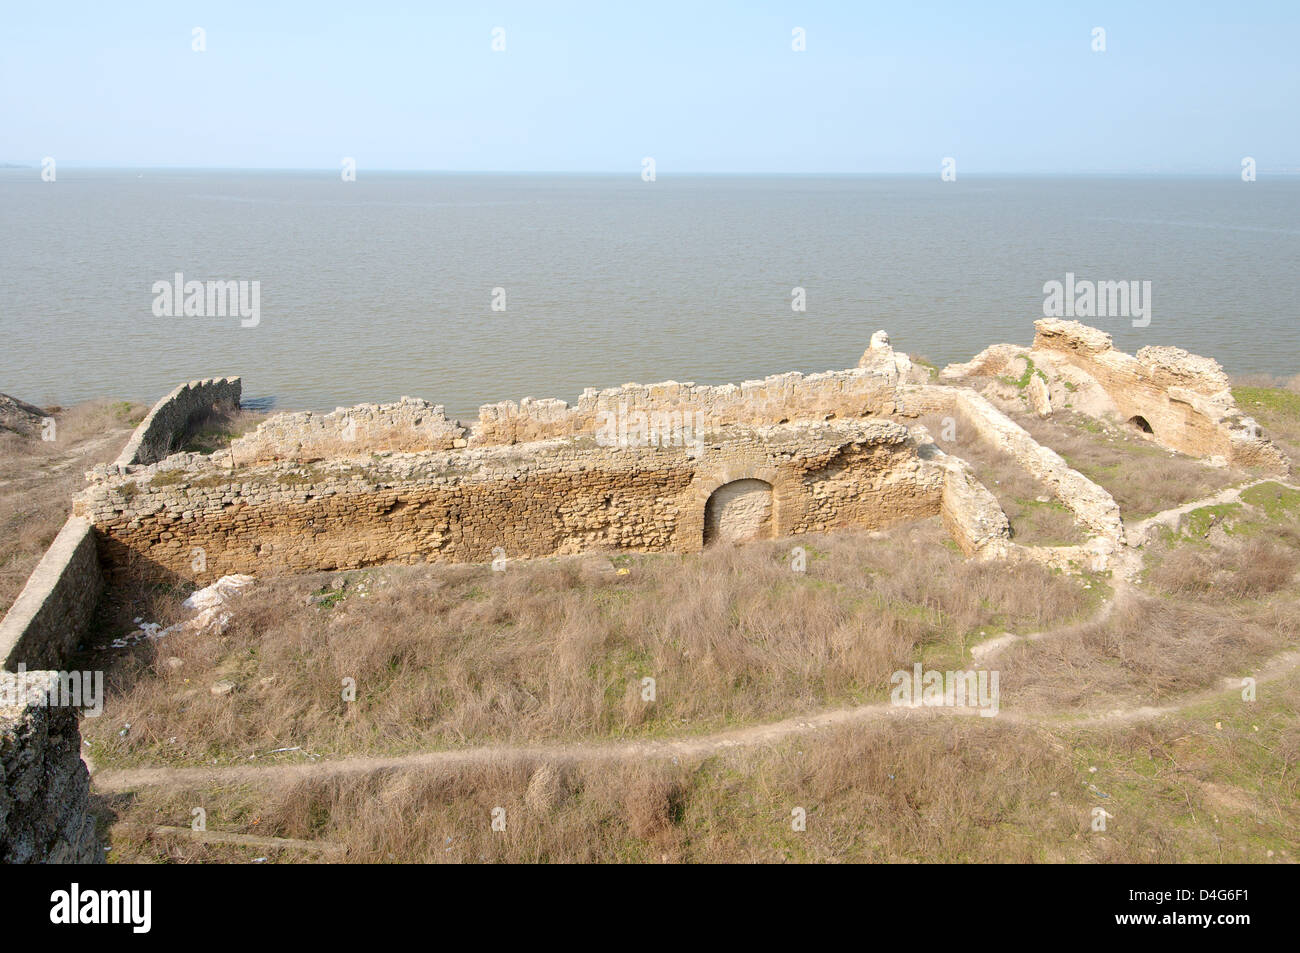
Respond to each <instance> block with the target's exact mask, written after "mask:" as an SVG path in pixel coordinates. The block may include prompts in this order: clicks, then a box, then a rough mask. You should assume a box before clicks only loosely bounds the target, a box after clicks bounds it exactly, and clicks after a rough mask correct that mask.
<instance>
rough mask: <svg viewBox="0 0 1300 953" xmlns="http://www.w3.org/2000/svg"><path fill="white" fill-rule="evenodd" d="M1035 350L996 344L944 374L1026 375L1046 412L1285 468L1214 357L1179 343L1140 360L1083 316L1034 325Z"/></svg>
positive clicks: (1209, 454)
mask: <svg viewBox="0 0 1300 953" xmlns="http://www.w3.org/2000/svg"><path fill="white" fill-rule="evenodd" d="M1034 327H1035V329H1036V332H1037V333H1036V334H1035V335H1034V342H1033V345H1032V346H1031V347H1028V348H1025V347H1017V346H1015V345H1011V344H997V345H994V346H992V347H990V348H986V349H985V350H984V351H982V352H981V353H980V354H978V355H976V356H975V358H974V359H973V360H971V361H970V362H968V363H966V364H953V365H949V366H948V367H946V368H944V370H943V372H942V373H941V374H940V378H941V379H943V380H946V381H954V382H955V381H960V380H962V379H964V378H968V377H971V376H979V375H985V376H988V375H992V376H997V375H1009V376H1011V377H1012V378H1021V377H1023V376H1024V375H1028V378H1029V379H1028V386H1027V391H1028V393H1027V397H1028V399H1029V400H1030V402H1031V403H1032V405H1033V407H1034V409H1035V410H1036V411H1037V412H1038V413H1039V414H1041V415H1043V416H1047V415H1049V414H1050V413H1051V412H1052V408H1054V407H1064V406H1066V405H1067V404H1069V405H1071V406H1072V408H1073V409H1075V410H1078V411H1080V412H1082V413H1085V414H1089V415H1091V416H1094V417H1102V418H1117V419H1119V420H1122V421H1125V422H1127V423H1128V424H1129V425H1130V426H1132V427H1133V428H1135V429H1137V430H1140V431H1142V432H1144V433H1147V434H1149V435H1150V436H1151V437H1152V439H1153V440H1155V441H1156V442H1157V443H1159V444H1161V445H1162V446H1166V447H1169V448H1170V449H1172V450H1178V451H1181V452H1183V453H1187V454H1191V455H1192V456H1197V457H1206V458H1208V459H1209V460H1210V461H1211V462H1214V463H1219V464H1223V465H1230V466H1238V467H1257V468H1260V469H1263V470H1266V471H1269V472H1274V473H1284V472H1286V470H1287V469H1288V467H1289V466H1290V461H1289V460H1288V459H1287V457H1286V454H1284V453H1283V452H1282V451H1281V450H1279V449H1278V448H1277V447H1276V446H1274V445H1273V444H1272V443H1270V442H1269V441H1268V440H1266V439H1264V436H1263V431H1262V430H1261V429H1260V426H1259V425H1258V424H1257V423H1256V422H1255V421H1254V420H1253V419H1252V418H1251V417H1249V416H1247V415H1246V414H1244V413H1242V412H1241V411H1240V410H1239V409H1238V408H1237V405H1236V401H1234V400H1233V397H1232V391H1231V385H1230V384H1229V381H1228V375H1227V374H1225V373H1224V372H1223V368H1222V367H1220V366H1219V363H1218V362H1217V361H1215V360H1212V359H1211V358H1208V357H1200V356H1198V355H1196V354H1189V353H1187V352H1186V351H1184V350H1183V349H1182V348H1177V347H1144V348H1142V349H1141V350H1140V351H1138V352H1137V356H1136V357H1134V356H1132V355H1129V354H1125V353H1123V352H1122V351H1118V350H1116V349H1115V347H1114V345H1113V343H1112V340H1111V336H1110V335H1109V334H1106V333H1105V332H1103V331H1099V330H1097V329H1096V328H1091V327H1088V326H1087V325H1085V324H1080V323H1079V322H1078V321H1064V320H1061V319H1059V318H1044V319H1042V320H1039V321H1035V322H1034Z"/></svg>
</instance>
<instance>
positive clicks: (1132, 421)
mask: <svg viewBox="0 0 1300 953" xmlns="http://www.w3.org/2000/svg"><path fill="white" fill-rule="evenodd" d="M1128 425H1129V427H1131V428H1132V429H1134V430H1138V431H1141V432H1142V433H1155V431H1154V430H1152V429H1151V424H1150V423H1149V422H1148V421H1147V419H1146V418H1145V417H1143V416H1141V415H1136V416H1133V417H1130V418H1129V419H1128Z"/></svg>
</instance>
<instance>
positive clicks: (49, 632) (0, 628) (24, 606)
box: [0, 516, 104, 671]
mask: <svg viewBox="0 0 1300 953" xmlns="http://www.w3.org/2000/svg"><path fill="white" fill-rule="evenodd" d="M103 586H104V578H103V574H102V573H101V571H100V567H99V557H98V554H97V552H96V547H95V536H94V533H93V531H92V529H91V525H90V521H89V520H85V519H80V518H78V517H75V516H74V517H72V518H71V519H69V520H68V522H67V523H65V524H64V526H63V529H61V530H59V534H58V535H57V536H56V537H54V542H53V543H51V544H50V548H49V549H47V550H46V551H45V555H44V556H42V557H41V561H40V562H39V563H37V565H36V568H35V569H34V570H33V571H32V574H31V576H29V577H28V579H27V584H26V585H25V586H23V589H22V592H20V593H19V594H18V598H17V599H16V600H14V604H13V605H12V606H10V607H9V611H8V612H7V613H6V614H5V617H4V620H3V621H0V668H6V669H9V670H10V671H14V670H15V669H16V668H17V667H18V663H19V662H22V663H24V664H25V665H26V666H27V667H28V668H30V669H37V668H45V667H48V668H57V667H59V666H60V665H62V662H63V659H64V658H66V657H67V656H68V655H69V654H70V653H71V652H72V650H73V649H75V648H76V647H77V644H78V642H79V641H80V639H81V634H82V633H83V632H84V631H85V629H86V626H87V624H88V623H89V622H90V617H91V616H92V615H93V614H94V611H95V604H96V602H98V600H99V593H100V591H101V590H102V589H103Z"/></svg>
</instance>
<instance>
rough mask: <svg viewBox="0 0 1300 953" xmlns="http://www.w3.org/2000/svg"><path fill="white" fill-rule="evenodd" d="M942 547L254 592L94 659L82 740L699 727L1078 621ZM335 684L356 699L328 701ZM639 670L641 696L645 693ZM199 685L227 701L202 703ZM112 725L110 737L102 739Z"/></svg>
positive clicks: (1074, 592) (740, 554)
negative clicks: (797, 561) (209, 616)
mask: <svg viewBox="0 0 1300 953" xmlns="http://www.w3.org/2000/svg"><path fill="white" fill-rule="evenodd" d="M944 538H945V537H944V534H943V530H942V528H941V526H940V525H939V523H938V520H931V521H926V522H925V523H922V524H917V525H913V526H909V527H900V528H898V529H896V530H895V531H894V532H891V533H889V534H885V535H881V536H876V537H873V536H872V535H871V534H868V533H851V532H847V533H841V534H834V535H831V536H826V537H813V536H809V537H800V538H798V539H793V540H786V541H773V542H770V543H763V544H754V545H749V546H739V547H732V546H722V547H714V548H710V549H709V550H708V551H706V552H704V553H700V554H695V555H691V556H687V557H680V556H669V555H662V556H645V557H637V558H634V559H630V560H628V561H626V566H627V567H629V568H630V572H629V573H628V574H627V575H623V576H620V575H617V574H614V573H603V574H602V573H594V572H589V571H584V570H583V569H581V567H580V562H579V561H577V560H574V561H569V562H565V561H540V562H534V563H529V562H522V561H521V562H517V563H512V564H511V565H510V567H509V568H508V569H507V571H506V572H503V573H502V572H492V571H491V570H490V569H489V568H487V567H485V566H450V567H430V566H422V567H388V568H384V569H379V570H374V571H366V572H355V573H348V574H346V575H338V576H331V575H328V574H312V575H304V576H288V577H283V578H280V579H267V580H263V581H261V582H259V585H258V586H257V587H256V588H255V589H254V590H253V591H252V592H251V593H250V594H248V595H246V596H243V597H242V598H241V599H240V601H239V602H238V603H236V604H235V606H234V607H233V611H234V616H235V619H234V622H233V623H232V625H231V627H230V628H229V630H228V631H227V633H226V634H225V635H224V636H222V637H220V638H216V637H213V636H211V635H185V636H181V635H178V636H170V637H168V638H167V639H165V640H163V641H162V642H160V643H158V645H157V646H156V647H154V651H155V652H156V653H157V655H156V660H155V658H154V657H151V656H149V655H148V654H147V652H148V650H144V652H143V653H137V654H135V655H133V656H132V658H134V659H135V661H134V662H127V661H126V659H125V658H122V657H120V656H113V657H111V658H109V659H104V658H102V657H101V658H98V659H96V660H94V662H93V663H94V664H96V665H103V664H105V663H107V664H109V665H110V670H112V669H114V668H121V669H122V671H123V674H121V675H120V676H119V677H116V678H110V680H111V681H112V683H113V684H114V685H117V686H123V688H122V690H121V691H120V692H118V693H115V694H114V695H113V696H112V697H110V699H109V702H108V713H107V715H106V717H104V718H101V719H99V720H98V722H99V723H98V724H94V725H90V726H88V728H87V734H88V737H89V738H90V739H91V740H92V741H93V742H94V743H95V744H96V746H97V749H96V752H97V756H98V757H101V758H102V759H103V760H104V761H105V763H109V762H112V761H114V760H116V759H122V760H125V761H138V760H145V759H148V760H163V761H166V762H172V763H175V762H191V763H193V762H198V761H210V760H211V759H212V758H213V757H218V756H220V757H233V758H241V759H246V758H247V757H248V755H249V754H252V753H254V752H256V751H265V750H267V749H274V748H280V747H293V746H302V747H304V748H306V749H307V750H310V751H313V752H316V753H336V754H339V753H346V752H361V751H364V752H378V751H404V750H410V749H412V748H416V747H429V746H460V745H465V744H478V743H485V742H490V741H511V742H516V743H523V742H531V741H537V740H540V739H547V738H586V737H593V736H611V735H612V736H620V735H627V734H635V733H643V734H644V733H655V732H659V731H664V730H673V731H678V730H680V729H681V727H682V726H690V727H691V728H692V729H693V730H707V729H709V728H719V727H722V726H724V725H727V724H733V723H741V722H746V721H758V720H767V719H771V718H775V717H781V716H784V715H788V714H791V713H793V712H796V711H805V710H808V709H812V708H817V707H822V706H828V705H834V704H844V703H847V702H852V701H863V700H870V699H872V698H884V697H886V696H887V692H888V685H889V677H890V675H891V674H892V673H893V672H894V671H896V670H898V669H899V668H904V667H907V666H909V665H910V664H911V663H912V660H913V659H914V658H915V657H916V656H917V653H918V651H921V650H923V649H937V650H940V651H942V652H944V653H946V654H948V655H949V656H954V657H955V656H959V655H961V654H962V653H963V652H964V650H965V648H966V646H968V645H969V644H970V643H971V642H973V641H976V640H978V639H980V638H981V633H983V634H984V635H992V634H996V633H997V632H999V631H1002V629H1003V628H1005V627H1010V628H1014V629H1016V630H1018V631H1033V630H1036V629H1039V628H1042V627H1045V626H1050V625H1053V624H1057V623H1059V622H1062V621H1064V620H1066V619H1069V618H1072V617H1077V616H1079V615H1081V614H1083V613H1085V612H1086V611H1088V608H1089V606H1090V604H1091V601H1092V597H1091V596H1090V594H1089V593H1088V592H1087V591H1086V590H1084V589H1083V588H1082V586H1081V584H1080V581H1079V580H1078V579H1077V578H1073V577H1066V576H1059V575H1053V574H1052V573H1050V572H1049V571H1047V570H1045V569H1042V568H1041V567H1038V566H1035V565H1032V564H1024V565H1014V566H1008V565H993V564H989V563H976V562H972V561H969V560H966V559H965V558H964V557H962V556H961V555H960V554H958V553H955V552H953V551H952V550H951V549H950V548H948V547H947V546H945V545H944V543H943V541H944ZM794 545H799V546H802V547H804V548H805V550H806V551H807V553H808V564H807V572H805V573H795V572H791V569H790V550H791V547H792V546H794ZM336 585H341V586H342V588H338V589H335V588H332V587H333V586H336ZM113 598H114V600H115V602H114V604H115V605H117V606H119V610H118V613H117V615H116V617H115V618H116V619H117V620H118V621H119V624H120V623H125V622H127V621H129V618H130V617H131V613H132V611H133V607H132V604H131V598H133V597H129V598H123V597H122V596H120V595H116V596H114V597H113ZM313 600H314V601H313ZM331 604H332V605H331ZM158 611H160V612H167V611H170V610H168V609H167V608H166V606H163V607H162V608H160V609H159V610H158ZM134 614H142V613H141V611H140V610H138V609H136V610H134ZM104 628H105V629H106V630H108V631H109V633H110V634H111V623H105V625H104ZM169 657H170V658H174V659H177V660H179V661H178V662H170V663H167V659H168V658H169ZM164 663H166V664H164ZM345 677H350V678H353V679H355V680H356V684H357V691H358V698H357V702H356V703H355V704H348V703H345V702H344V701H342V699H341V698H340V684H341V680H342V679H343V678H345ZM646 677H651V678H653V679H655V695H656V698H655V701H654V702H653V704H650V703H647V702H645V701H643V700H642V698H641V693H640V692H641V682H642V679H643V678H646ZM217 680H222V681H231V682H234V683H235V685H236V686H237V687H236V690H235V691H234V692H233V693H231V694H229V695H221V696H214V695H212V694H211V693H210V692H209V690H208V689H209V686H210V685H211V684H212V683H213V682H215V681H217ZM128 721H129V722H131V724H132V725H133V729H132V731H131V732H130V733H129V734H128V736H127V737H125V738H123V737H120V736H119V735H118V734H117V732H116V730H115V729H113V728H112V726H113V725H119V726H120V725H121V724H122V723H124V722H128ZM171 738H175V739H176V740H175V742H169V741H168V739H171Z"/></svg>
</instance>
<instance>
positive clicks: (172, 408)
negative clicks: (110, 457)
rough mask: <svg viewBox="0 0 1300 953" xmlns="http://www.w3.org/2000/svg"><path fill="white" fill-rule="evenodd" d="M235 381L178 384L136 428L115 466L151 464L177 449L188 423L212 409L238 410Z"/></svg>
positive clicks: (221, 378) (221, 380)
mask: <svg viewBox="0 0 1300 953" xmlns="http://www.w3.org/2000/svg"><path fill="white" fill-rule="evenodd" d="M241 387H242V385H241V383H240V380H239V378H238V377H213V378H210V379H208V380H201V381H190V382H189V383H187V384H181V385H180V386H179V387H177V388H176V389H175V390H173V391H172V392H171V393H170V394H168V395H167V396H166V397H164V398H163V399H162V400H160V401H158V403H156V404H154V405H153V409H152V410H150V411H149V414H148V416H146V417H145V418H144V420H142V421H141V422H140V426H138V427H136V428H135V433H133V434H132V435H131V439H130V440H128V441H127V444H126V446H125V447H124V448H123V449H122V452H121V454H119V455H118V458H117V463H118V465H120V466H128V465H130V464H133V463H154V462H156V461H158V460H161V459H163V458H164V457H165V456H167V455H168V454H169V453H171V452H172V451H173V450H174V449H176V446H177V443H178V441H179V438H180V435H181V434H183V433H184V432H185V428H186V427H187V426H189V424H190V421H192V420H194V418H196V417H198V416H200V415H202V414H205V413H207V412H208V411H210V410H211V409H212V408H213V407H215V406H226V407H238V406H239V398H240V392H241Z"/></svg>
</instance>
